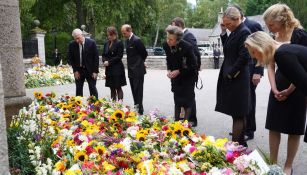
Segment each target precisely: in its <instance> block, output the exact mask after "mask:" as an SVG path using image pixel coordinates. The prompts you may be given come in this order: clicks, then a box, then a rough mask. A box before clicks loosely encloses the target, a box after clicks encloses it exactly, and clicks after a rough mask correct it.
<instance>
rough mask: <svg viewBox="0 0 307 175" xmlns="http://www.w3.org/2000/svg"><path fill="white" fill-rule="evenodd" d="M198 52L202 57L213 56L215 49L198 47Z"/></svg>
mask: <svg viewBox="0 0 307 175" xmlns="http://www.w3.org/2000/svg"><path fill="white" fill-rule="evenodd" d="M198 50H199V52H200V54H201V55H204V56H213V49H212V48H211V47H198Z"/></svg>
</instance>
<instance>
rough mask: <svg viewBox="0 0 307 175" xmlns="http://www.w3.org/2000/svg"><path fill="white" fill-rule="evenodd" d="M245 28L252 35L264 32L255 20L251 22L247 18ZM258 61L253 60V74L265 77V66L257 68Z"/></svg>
mask: <svg viewBox="0 0 307 175" xmlns="http://www.w3.org/2000/svg"><path fill="white" fill-rule="evenodd" d="M244 24H245V26H246V27H247V28H248V29H249V30H250V31H251V33H254V32H257V31H263V29H262V27H261V25H260V24H259V23H258V22H256V21H253V20H250V19H248V18H245V21H244ZM256 63H257V61H256V60H255V59H253V63H252V64H254V66H253V69H251V70H250V71H251V72H250V73H251V74H260V75H263V66H256Z"/></svg>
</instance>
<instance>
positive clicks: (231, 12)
mask: <svg viewBox="0 0 307 175" xmlns="http://www.w3.org/2000/svg"><path fill="white" fill-rule="evenodd" d="M224 17H227V18H229V19H231V20H237V19H241V13H240V11H239V10H238V8H236V7H234V6H230V7H228V8H227V9H226V10H225V12H224V13H223V18H224Z"/></svg>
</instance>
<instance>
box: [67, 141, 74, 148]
mask: <svg viewBox="0 0 307 175" xmlns="http://www.w3.org/2000/svg"><path fill="white" fill-rule="evenodd" d="M66 145H67V146H68V147H72V146H75V145H76V143H75V141H74V140H67V141H66Z"/></svg>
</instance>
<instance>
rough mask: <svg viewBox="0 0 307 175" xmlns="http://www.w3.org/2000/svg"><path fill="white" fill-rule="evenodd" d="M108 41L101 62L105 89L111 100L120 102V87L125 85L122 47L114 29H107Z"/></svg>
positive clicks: (121, 98)
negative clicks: (107, 88)
mask: <svg viewBox="0 0 307 175" xmlns="http://www.w3.org/2000/svg"><path fill="white" fill-rule="evenodd" d="M107 35H108V41H107V42H106V43H105V44H104V49H103V54H102V61H103V65H104V66H105V67H106V70H105V75H106V83H105V86H106V87H110V89H111V99H112V100H114V101H116V100H118V101H122V100H123V97H124V93H123V90H122V86H125V85H127V82H126V77H125V67H124V64H123V62H122V58H123V53H124V45H123V43H122V41H120V40H118V39H117V30H116V28H115V27H108V28H107Z"/></svg>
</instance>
